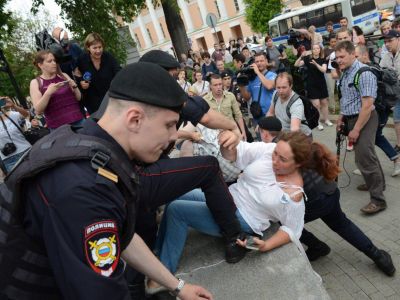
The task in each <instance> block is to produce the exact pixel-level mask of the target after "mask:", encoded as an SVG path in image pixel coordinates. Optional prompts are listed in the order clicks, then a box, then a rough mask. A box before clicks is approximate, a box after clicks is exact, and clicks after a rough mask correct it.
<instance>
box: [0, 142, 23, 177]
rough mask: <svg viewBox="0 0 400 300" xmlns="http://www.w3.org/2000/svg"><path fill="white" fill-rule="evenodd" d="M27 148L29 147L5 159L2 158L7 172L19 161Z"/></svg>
mask: <svg viewBox="0 0 400 300" xmlns="http://www.w3.org/2000/svg"><path fill="white" fill-rule="evenodd" d="M29 149H30V148H28V149H26V150H25V151H22V152H20V153H17V154H15V155H12V156H10V157H7V158H6V159H5V160H3V165H4V168H5V171H6V172H7V174H8V173H9V172H10V171H11V170H12V169H13V168H14V166H15V164H16V163H17V162H18V161H19V159H20V158H21V157H22V155H24V154H25V152H26V151H28V150H29Z"/></svg>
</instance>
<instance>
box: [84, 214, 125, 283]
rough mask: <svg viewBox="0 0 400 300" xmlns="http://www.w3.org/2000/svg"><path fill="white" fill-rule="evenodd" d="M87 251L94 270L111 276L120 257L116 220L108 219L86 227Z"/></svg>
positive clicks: (87, 256)
mask: <svg viewBox="0 0 400 300" xmlns="http://www.w3.org/2000/svg"><path fill="white" fill-rule="evenodd" d="M85 253H86V259H87V261H88V263H89V265H90V267H91V268H92V269H93V271H95V272H96V273H98V274H101V275H103V276H106V277H109V276H111V274H112V273H113V272H114V271H115V269H116V268H117V265H118V262H119V257H120V246H119V239H118V229H117V224H116V223H115V221H112V220H106V221H101V222H97V223H93V224H91V225H89V226H87V227H85Z"/></svg>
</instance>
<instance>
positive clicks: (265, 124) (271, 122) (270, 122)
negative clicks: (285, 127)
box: [258, 117, 282, 131]
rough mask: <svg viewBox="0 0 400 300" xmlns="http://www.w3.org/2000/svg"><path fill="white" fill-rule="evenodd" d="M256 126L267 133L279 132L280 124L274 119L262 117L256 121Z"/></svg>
mask: <svg viewBox="0 0 400 300" xmlns="http://www.w3.org/2000/svg"><path fill="white" fill-rule="evenodd" d="M258 126H259V127H260V128H261V129H264V130H268V131H281V130H282V123H281V121H279V119H278V118H275V117H263V118H261V119H260V120H259V121H258Z"/></svg>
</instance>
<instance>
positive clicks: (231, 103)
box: [204, 91, 242, 121]
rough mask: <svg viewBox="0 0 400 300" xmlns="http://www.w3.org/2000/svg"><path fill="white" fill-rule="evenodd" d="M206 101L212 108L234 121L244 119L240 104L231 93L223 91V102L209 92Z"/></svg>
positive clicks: (205, 97)
mask: <svg viewBox="0 0 400 300" xmlns="http://www.w3.org/2000/svg"><path fill="white" fill-rule="evenodd" d="M204 100H206V101H207V103H208V105H210V107H211V108H212V109H214V110H216V111H218V112H220V113H222V114H223V115H224V116H225V117H227V118H228V119H230V120H232V121H234V120H235V121H239V120H241V119H242V112H241V111H240V108H239V104H238V102H237V101H236V97H235V95H234V94H232V93H231V92H227V91H223V95H222V99H221V101H218V102H217V100H216V99H215V97H214V95H213V94H212V92H209V93H208V94H207V95H205V96H204Z"/></svg>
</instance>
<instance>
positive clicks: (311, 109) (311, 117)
mask: <svg viewBox="0 0 400 300" xmlns="http://www.w3.org/2000/svg"><path fill="white" fill-rule="evenodd" d="M299 98H300V99H301V102H303V106H304V115H305V117H306V119H305V120H301V123H302V124H304V125H307V126H308V127H309V128H310V129H314V128H315V127H317V126H318V121H319V111H318V109H316V108H315V106H314V105H312V103H311V101H310V99H308V98H307V97H305V96H303V95H298V94H296V93H294V95H293V96H292V97H291V98H290V99H289V103H288V105H287V106H286V114H287V115H288V117H289V119H290V118H291V113H290V107H291V106H292V105H293V103H294V102H295V101H297V100H298V99H299ZM277 101H278V94H277V93H275V95H274V99H273V103H274V107H275V105H276V102H277Z"/></svg>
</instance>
